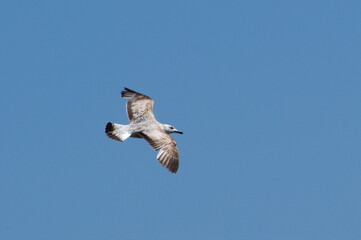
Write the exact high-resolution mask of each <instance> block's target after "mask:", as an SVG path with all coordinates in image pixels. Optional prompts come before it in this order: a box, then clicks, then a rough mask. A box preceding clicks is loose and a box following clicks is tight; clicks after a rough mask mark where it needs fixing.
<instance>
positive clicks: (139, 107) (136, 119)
mask: <svg viewBox="0 0 361 240" xmlns="http://www.w3.org/2000/svg"><path fill="white" fill-rule="evenodd" d="M121 96H122V97H123V98H127V99H129V100H128V101H127V105H126V110H127V113H128V118H129V124H128V125H121V124H117V123H113V122H108V123H107V125H106V126H105V133H106V135H107V136H108V137H109V138H111V139H113V140H116V141H120V142H123V141H124V140H126V139H127V138H128V137H133V138H143V139H145V140H146V141H147V142H148V144H149V145H150V146H151V147H152V148H153V149H154V150H155V151H158V150H160V151H159V153H158V155H157V160H158V161H159V162H160V163H161V164H162V166H163V167H164V166H165V167H166V168H167V169H168V170H169V171H170V172H171V173H176V172H177V170H178V165H179V162H178V148H177V143H176V142H175V140H174V139H173V138H172V137H171V136H170V135H169V134H171V133H180V134H183V132H181V131H178V130H177V129H175V127H173V126H171V125H169V124H163V123H160V122H158V121H157V120H156V119H155V117H154V113H153V104H154V100H153V99H151V98H150V97H148V96H146V95H143V94H141V93H138V92H136V91H133V90H131V89H129V88H124V90H123V91H122V92H121Z"/></svg>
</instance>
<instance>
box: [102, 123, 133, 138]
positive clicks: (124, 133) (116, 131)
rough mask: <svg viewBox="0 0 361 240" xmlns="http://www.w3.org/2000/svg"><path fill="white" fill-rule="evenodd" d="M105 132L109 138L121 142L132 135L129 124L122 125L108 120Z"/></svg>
mask: <svg viewBox="0 0 361 240" xmlns="http://www.w3.org/2000/svg"><path fill="white" fill-rule="evenodd" d="M105 133H106V134H107V136H108V137H109V138H111V139H114V140H116V141H120V142H123V141H124V140H125V139H127V138H128V137H129V136H130V135H131V132H130V129H129V126H128V125H121V124H117V123H112V122H108V123H107V125H106V126H105Z"/></svg>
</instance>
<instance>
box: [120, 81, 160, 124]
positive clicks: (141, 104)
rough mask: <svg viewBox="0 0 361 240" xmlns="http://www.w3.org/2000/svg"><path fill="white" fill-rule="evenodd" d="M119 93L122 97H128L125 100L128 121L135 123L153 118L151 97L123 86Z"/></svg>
mask: <svg viewBox="0 0 361 240" xmlns="http://www.w3.org/2000/svg"><path fill="white" fill-rule="evenodd" d="M121 95H122V97H123V98H129V99H130V100H128V101H127V113H128V118H129V121H130V122H135V123H137V122H142V121H146V120H155V117H154V114H153V104H154V100H153V99H151V98H150V97H148V96H146V95H143V94H141V93H138V92H136V91H133V90H131V89H129V88H124V91H122V92H121Z"/></svg>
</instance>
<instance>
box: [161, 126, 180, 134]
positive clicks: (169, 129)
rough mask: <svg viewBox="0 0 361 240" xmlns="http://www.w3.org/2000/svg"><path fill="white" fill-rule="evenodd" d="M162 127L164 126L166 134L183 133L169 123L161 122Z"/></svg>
mask: <svg viewBox="0 0 361 240" xmlns="http://www.w3.org/2000/svg"><path fill="white" fill-rule="evenodd" d="M163 128H164V131H165V132H166V133H168V134H171V133H179V134H183V132H181V131H178V130H177V129H176V128H175V127H173V126H172V125H169V124H163Z"/></svg>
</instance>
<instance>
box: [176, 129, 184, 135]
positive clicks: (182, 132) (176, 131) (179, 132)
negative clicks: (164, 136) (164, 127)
mask: <svg viewBox="0 0 361 240" xmlns="http://www.w3.org/2000/svg"><path fill="white" fill-rule="evenodd" d="M175 133H179V134H183V132H181V131H178V130H177V131H175Z"/></svg>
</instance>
